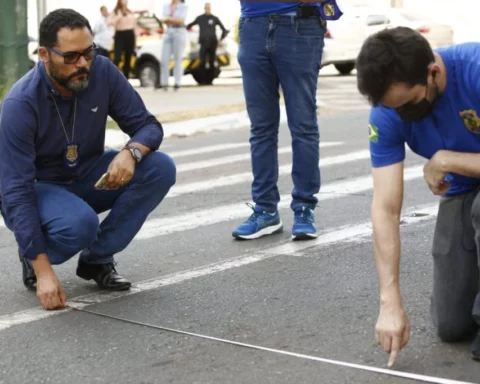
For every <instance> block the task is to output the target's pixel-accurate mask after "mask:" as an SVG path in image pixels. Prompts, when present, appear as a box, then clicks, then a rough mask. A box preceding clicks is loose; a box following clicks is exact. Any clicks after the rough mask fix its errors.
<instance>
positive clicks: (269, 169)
mask: <svg viewBox="0 0 480 384" xmlns="http://www.w3.org/2000/svg"><path fill="white" fill-rule="evenodd" d="M325 31H326V29H325V25H324V23H320V22H319V20H318V19H317V18H316V17H311V18H305V19H300V18H297V17H296V16H287V15H282V16H280V15H271V16H266V17H256V18H242V19H240V22H239V38H240V45H239V52H238V62H239V64H240V67H241V70H242V76H243V90H244V94H245V101H246V106H247V112H248V116H249V118H250V122H251V131H250V145H251V161H252V168H253V178H254V180H253V184H252V198H253V200H254V202H255V203H256V205H257V206H258V207H260V208H261V209H264V210H267V211H275V210H276V208H277V205H278V203H279V200H280V196H279V191H278V188H277V181H278V129H279V119H280V106H279V87H280V86H281V88H282V91H283V94H284V97H285V105H286V111H287V117H288V126H289V128H290V133H291V136H292V151H293V167H292V179H293V184H294V189H293V192H292V197H293V200H292V203H291V207H292V209H295V208H296V207H298V206H307V207H309V208H311V209H314V208H315V206H316V204H317V201H318V200H317V198H316V197H315V194H316V193H318V192H319V190H320V169H319V157H320V154H319V129H318V123H317V98H316V96H317V82H318V74H319V71H320V63H321V60H322V53H323V46H324V35H325Z"/></svg>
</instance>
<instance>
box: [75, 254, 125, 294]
mask: <svg viewBox="0 0 480 384" xmlns="http://www.w3.org/2000/svg"><path fill="white" fill-rule="evenodd" d="M77 276H78V277H80V278H82V279H84V280H92V279H93V280H94V281H95V282H96V283H97V284H98V286H99V287H100V288H102V289H108V290H110V291H124V290H127V289H130V287H131V286H132V283H130V282H129V281H128V280H127V279H125V278H124V277H122V276H120V275H119V274H118V273H117V271H116V269H115V264H114V263H109V264H87V263H84V262H82V261H79V262H78V267H77Z"/></svg>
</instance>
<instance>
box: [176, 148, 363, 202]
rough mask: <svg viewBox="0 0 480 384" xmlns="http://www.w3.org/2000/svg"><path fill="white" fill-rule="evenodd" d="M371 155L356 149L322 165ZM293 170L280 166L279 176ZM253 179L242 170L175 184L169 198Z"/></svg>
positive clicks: (325, 161) (322, 162)
mask: <svg viewBox="0 0 480 384" xmlns="http://www.w3.org/2000/svg"><path fill="white" fill-rule="evenodd" d="M369 157H370V151H369V150H363V151H356V152H351V153H347V154H345V155H338V156H329V157H325V158H322V159H320V166H321V167H326V166H331V165H337V164H345V163H350V162H352V161H358V160H365V159H368V158H369ZM291 171H292V164H291V163H290V164H286V165H282V166H280V167H278V174H279V176H283V175H288V174H289V173H290V172H291ZM252 180H253V176H252V172H242V173H237V174H234V175H229V176H220V177H216V178H215V179H210V180H204V181H198V182H195V183H189V184H179V185H178V186H177V185H175V186H174V187H173V188H172V189H171V190H170V192H169V193H168V195H167V198H172V197H177V196H181V195H185V194H188V193H197V192H200V191H208V190H211V189H216V188H221V187H226V186H230V185H236V184H240V183H248V182H251V181H252Z"/></svg>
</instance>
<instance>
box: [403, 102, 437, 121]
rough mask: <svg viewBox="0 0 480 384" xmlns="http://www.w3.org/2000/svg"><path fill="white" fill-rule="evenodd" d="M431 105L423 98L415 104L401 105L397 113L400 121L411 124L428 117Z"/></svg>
mask: <svg viewBox="0 0 480 384" xmlns="http://www.w3.org/2000/svg"><path fill="white" fill-rule="evenodd" d="M433 104H434V102H430V101H428V99H427V98H423V99H422V101H420V102H418V103H416V104H412V103H408V104H405V105H402V106H401V107H399V108H397V113H398V116H400V118H401V119H402V120H404V121H408V122H410V123H413V122H417V121H420V120H422V119H424V118H425V117H427V116H428V115H430V114H431V113H432V112H433Z"/></svg>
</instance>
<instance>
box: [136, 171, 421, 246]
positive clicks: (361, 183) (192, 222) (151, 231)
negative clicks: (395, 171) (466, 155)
mask: <svg viewBox="0 0 480 384" xmlns="http://www.w3.org/2000/svg"><path fill="white" fill-rule="evenodd" d="M422 176H423V166H412V167H409V168H405V170H404V180H405V181H408V180H414V179H416V178H420V177H422ZM372 188H373V181H372V177H371V175H368V176H363V177H359V178H357V179H351V180H346V181H340V182H333V183H330V184H327V185H324V186H323V187H322V188H321V191H320V193H319V194H318V195H317V197H318V199H319V201H324V200H329V199H335V198H340V197H343V196H346V195H348V194H353V193H359V192H364V191H367V190H370V189H372ZM280 199H281V200H280V203H279V204H278V209H283V208H287V207H288V206H289V205H290V201H291V195H289V194H288V195H287V194H284V195H281V197H280ZM248 214H249V212H248V210H247V209H245V207H244V206H243V205H242V204H238V203H235V204H228V205H222V206H217V207H213V208H207V209H202V210H198V211H192V212H189V213H185V214H181V215H175V216H170V217H160V218H156V219H150V220H148V221H147V222H146V223H145V224H144V225H143V227H142V229H141V230H140V231H139V233H138V234H137V236H136V237H135V240H145V239H150V238H152V237H158V236H163V235H168V234H171V233H176V232H182V231H187V230H191V229H195V228H198V227H203V226H207V225H212V224H217V223H221V222H225V221H229V220H236V219H241V218H246V216H247V215H248Z"/></svg>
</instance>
